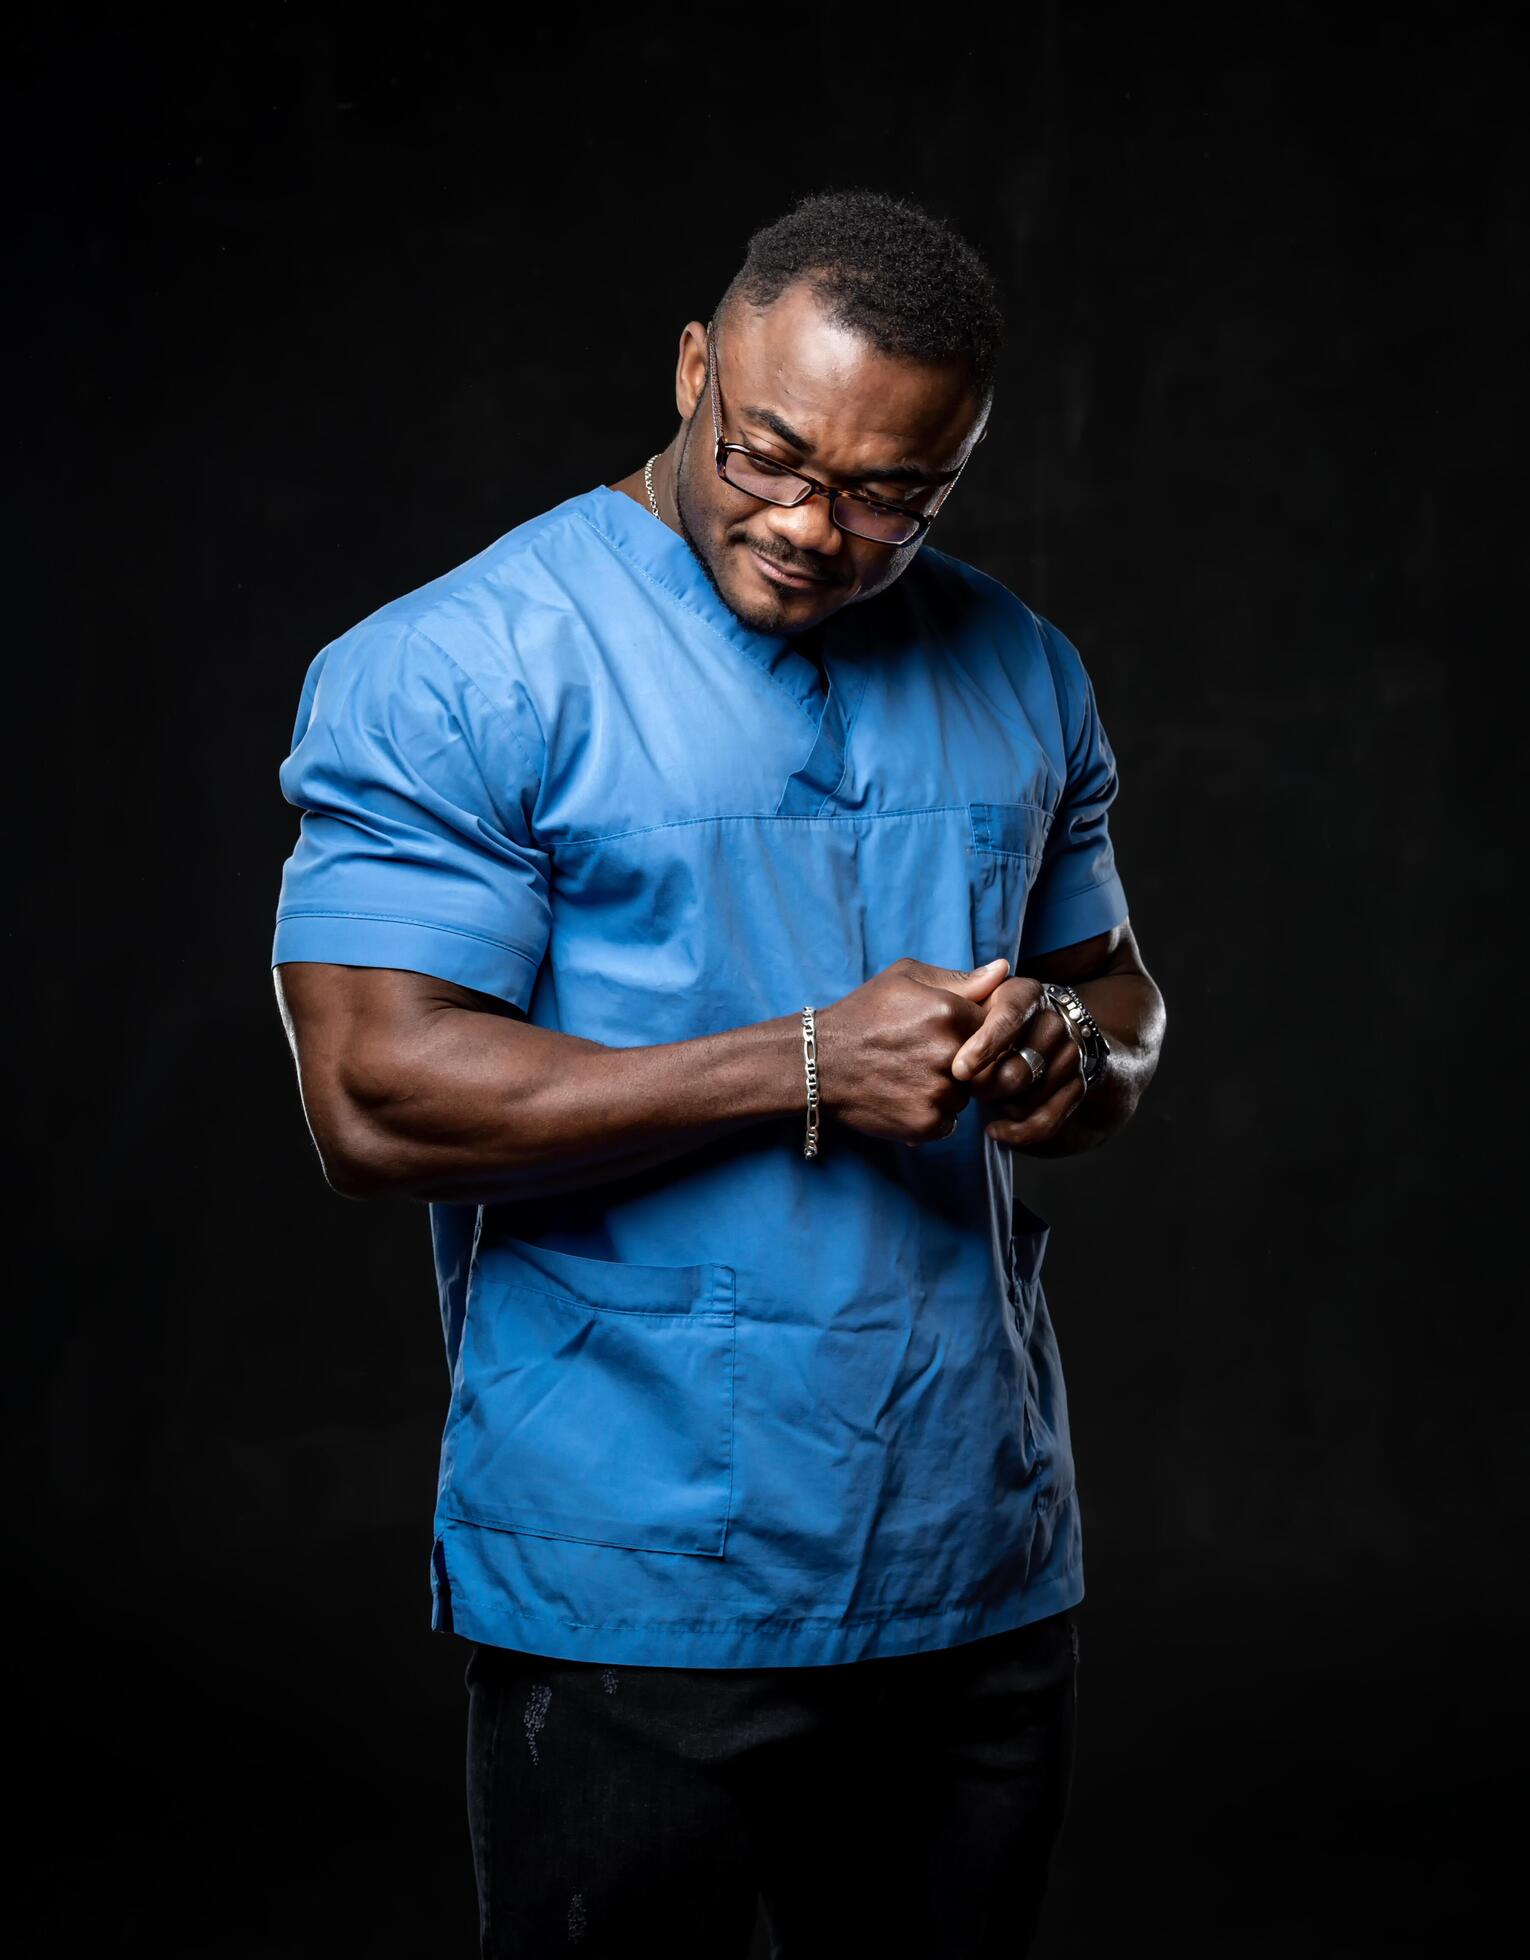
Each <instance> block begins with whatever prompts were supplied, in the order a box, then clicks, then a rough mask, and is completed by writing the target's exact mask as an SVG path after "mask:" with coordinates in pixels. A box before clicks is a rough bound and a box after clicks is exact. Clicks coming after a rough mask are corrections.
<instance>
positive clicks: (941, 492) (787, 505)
mask: <svg viewBox="0 0 1530 1960" xmlns="http://www.w3.org/2000/svg"><path fill="white" fill-rule="evenodd" d="M712 326H713V322H712V321H711V320H708V322H707V381H708V384H709V388H710V392H711V396H712V433H713V434H714V436H715V437H716V438H717V474H718V475H719V476H720V477H721V478H722V480H723V482H724V483H726V484H727V486H728V488H729V489H730V490H737V491H738V492H739V494H740V495H741V496H745V497H753V498H754V499H755V501H756V502H757V503H762V504H774V505H775V507H776V508H777V509H778V510H798V509H800V508H801V506H802V505H803V504H805V503H806V502H807V501H808V500H809V498H811V497H827V498H828V500H829V515H830V517H832V518H833V520H834V522H835V524H836V525H838V526H839V529H840V530H841V531H843V532H844V533H845V535H846V537H849V538H859V539H860V540H861V541H862V542H863V543H864V544H880V545H884V546H885V547H886V548H887V549H888V550H889V551H906V550H907V549H908V547H909V546H910V545H911V544H917V543H918V542H919V541H920V539H921V538H922V537H923V536H924V535H925V533H926V532H927V531H928V530H929V528H930V526H931V525H932V524H933V523H934V522H935V520H936V518H937V517H939V515H940V512H941V507H942V505H944V503H945V501H946V498H947V497H948V496H949V495H950V493H951V492H952V491H953V490H954V489H955V488H956V486H957V484H958V483H959V482H960V481H961V474H962V470H964V469H966V467H967V465H968V463H970V462H971V460H972V450H971V449H969V450H968V452H967V454H966V455H965V456H964V457H963V458H962V461H961V466H960V468H958V470H957V472H956V475H955V476H953V477H952V479H951V481H950V482H949V483H943V484H941V485H940V486H939V489H938V492H937V494H938V496H939V499H940V501H939V503H937V504H936V506H935V508H934V510H932V511H917V510H909V509H908V508H907V507H906V506H904V505H902V504H888V503H884V502H882V500H881V499H880V498H878V497H867V496H864V495H862V493H861V492H860V491H858V490H836V489H835V488H834V487H833V486H832V485H831V484H828V483H820V482H819V481H818V479H817V477H816V476H809V475H808V473H807V471H806V470H798V469H793V468H792V467H791V466H790V464H787V463H782V462H778V461H777V459H776V458H775V457H774V456H762V455H761V454H760V452H759V451H758V450H757V449H751V448H750V447H749V445H748V443H747V442H725V441H724V440H723V427H722V412H721V408H720V405H719V402H718V393H717V341H716V337H715V335H714V334H713V332H712ZM976 447H977V444H976V443H974V444H973V445H972V448H973V449H976ZM732 450H737V451H738V453H739V454H740V455H742V456H749V457H752V458H753V460H754V461H755V462H757V463H764V464H765V465H766V466H767V468H769V469H772V470H781V471H783V472H784V473H785V474H786V475H787V476H792V477H796V479H797V480H798V482H799V483H800V484H801V485H802V493H801V495H800V496H796V497H793V498H791V499H790V500H786V499H783V498H778V497H762V496H760V494H759V492H758V491H756V490H745V489H744V488H743V486H742V484H738V483H735V482H734V481H733V479H732V478H731V477H730V476H729V475H728V471H727V458H728V454H729V452H730V451H732ZM841 499H844V500H845V501H846V502H849V503H852V504H865V505H867V506H868V507H869V508H870V509H872V510H885V511H891V512H893V513H894V514H895V515H896V516H899V517H905V518H912V519H913V521H914V523H915V524H916V525H917V527H918V528H917V529H916V530H915V531H914V533H913V535H912V536H911V537H907V538H900V539H899V540H898V541H897V542H896V543H895V542H894V541H893V540H892V539H890V538H870V537H867V535H866V533H865V532H864V531H852V530H851V528H850V526H849V525H848V524H840V521H839V505H840V501H841Z"/></svg>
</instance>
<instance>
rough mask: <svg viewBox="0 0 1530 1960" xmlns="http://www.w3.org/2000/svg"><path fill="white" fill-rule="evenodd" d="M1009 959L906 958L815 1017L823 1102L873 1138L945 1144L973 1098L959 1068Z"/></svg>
mask: <svg viewBox="0 0 1530 1960" xmlns="http://www.w3.org/2000/svg"><path fill="white" fill-rule="evenodd" d="M1008 972H1009V962H1008V960H994V961H992V962H991V963H990V964H989V965H988V966H979V967H972V968H965V967H951V966H930V965H928V964H927V963H926V962H925V961H924V960H915V959H908V958H904V959H901V960H894V961H893V963H892V965H891V966H888V967H884V968H883V969H882V971H881V972H880V973H875V974H873V975H872V977H871V978H870V979H869V980H867V981H866V982H865V983H864V984H863V985H861V986H859V987H857V988H856V989H855V991H854V992H853V993H849V994H846V995H845V996H844V998H843V999H842V1000H837V1001H835V1002H834V1004H833V1006H832V1007H824V1008H820V1009H819V1010H818V1012H817V1013H816V1014H815V1015H814V1017H813V1019H814V1028H815V1031H816V1035H817V1049H818V1094H819V1101H820V1103H821V1105H822V1107H823V1109H824V1110H825V1112H827V1113H828V1114H830V1115H832V1116H833V1117H835V1118H836V1119H837V1120H838V1121H839V1122H841V1123H847V1124H849V1126H850V1127H851V1128H852V1129H855V1130H860V1131H863V1132H864V1133H865V1135H867V1136H873V1137H893V1138H896V1139H897V1140H898V1141H899V1142H901V1143H938V1142H939V1141H940V1140H941V1138H943V1137H948V1136H950V1134H951V1132H952V1131H953V1130H954V1129H955V1128H956V1120H957V1118H958V1117H959V1116H960V1115H961V1113H962V1111H963V1110H964V1109H965V1108H966V1106H967V1104H968V1103H969V1102H970V1101H971V1099H972V1087H971V1084H970V1083H962V1082H958V1081H957V1080H956V1079H955V1078H954V1077H953V1075H952V1074H951V1063H952V1061H953V1059H954V1058H955V1055H956V1052H957V1050H958V1049H959V1048H960V1047H961V1046H962V1045H963V1043H964V1042H965V1041H966V1040H967V1038H968V1036H969V1035H970V1034H972V1032H973V1031H974V1029H976V1028H979V1027H981V1026H982V1024H983V1012H982V1009H981V1007H980V1006H979V1005H978V1003H979V1002H981V1001H983V1000H986V999H987V997H988V995H989V994H990V993H991V992H992V991H993V989H994V988H995V987H996V986H998V984H999V983H1000V981H1001V980H1003V979H1005V978H1006V976H1007V975H1008Z"/></svg>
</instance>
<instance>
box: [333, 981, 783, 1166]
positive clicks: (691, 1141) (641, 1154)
mask: <svg viewBox="0 0 1530 1960" xmlns="http://www.w3.org/2000/svg"><path fill="white" fill-rule="evenodd" d="M336 1075H337V1081H336V1092H335V1096H334V1097H332V1098H331V1102H333V1101H335V1100H336V1099H337V1098H338V1099H339V1100H341V1101H343V1115H342V1116H341V1117H338V1118H337V1119H336V1120H335V1122H334V1123H333V1125H332V1130H333V1134H334V1136H335V1137H336V1138H337V1139H338V1138H340V1137H342V1136H343V1138H344V1144H343V1147H341V1146H340V1145H339V1143H338V1142H337V1144H336V1146H335V1147H334V1148H333V1149H332V1150H330V1151H328V1152H325V1153H324V1154H325V1157H326V1172H327V1175H328V1176H329V1179H330V1182H331V1183H332V1184H333V1185H335V1187H336V1188H337V1189H338V1190H341V1191H343V1192H345V1193H346V1195H348V1196H351V1197H373V1196H389V1197H405V1198H415V1199H420V1200H425V1201H429V1200H438V1201H441V1202H443V1203H458V1204H492V1203H497V1202H500V1201H502V1200H507V1199H520V1198H531V1197H540V1196H548V1195H551V1194H553V1193H556V1192H561V1191H573V1190H578V1189H582V1188H584V1187H586V1186H588V1185H592V1184H601V1183H607V1182H609V1181H611V1180H612V1179H615V1178H619V1177H624V1176H628V1175H631V1174H632V1173H634V1172H637V1171H641V1170H645V1169H647V1168H649V1167H650V1166H653V1165H657V1164H661V1163H664V1162H667V1161H668V1160H669V1159H671V1158H673V1157H676V1156H679V1155H680V1154H682V1153H683V1152H685V1151H688V1150H693V1149H695V1148H697V1147H698V1146H699V1145H702V1144H705V1143H708V1142H710V1141H712V1140H713V1139H715V1138H717V1137H721V1136H725V1135H727V1134H729V1133H730V1132H732V1131H735V1130H738V1129H741V1128H743V1127H744V1126H745V1125H747V1124H750V1123H755V1122H758V1121H760V1120H762V1119H764V1118H767V1117H772V1116H778V1115H784V1114H787V1113H789V1112H791V1111H795V1110H800V1109H802V1108H803V1107H804V1105H805V1096H804V1087H803V1067H802V1024H801V1019H800V1016H798V1015H795V1014H787V1015H782V1016H780V1017H779V1018H778V1019H775V1020H770V1021H758V1022H754V1023H751V1024H750V1025H748V1026H745V1027H739V1028H730V1029H727V1030H725V1031H723V1032H720V1033H717V1034H711V1035H703V1036H700V1037H698V1038H697V1039H695V1040H692V1041H678V1042H669V1043H664V1044H661V1045H658V1046H654V1047H639V1048H608V1047H605V1046H604V1045H602V1044H601V1043H599V1042H595V1041H586V1040H584V1039H582V1038H580V1037H578V1036H574V1035H565V1034H559V1033H557V1032H555V1031H554V1030H552V1029H549V1028H542V1027H538V1026H536V1025H534V1024H532V1023H529V1022H511V1021H508V1020H504V1019H500V1018H498V1017H496V1016H495V1015H492V1014H483V1013H476V1012H473V1011H472V1010H470V1009H462V1008H449V1007H443V1008H442V1009H441V1011H440V1012H439V1013H437V1014H434V1015H432V1016H431V1017H430V1020H429V1023H428V1025H427V1027H426V1028H425V1029H424V1030H423V1031H422V1032H421V1033H420V1034H419V1036H418V1038H417V1039H415V1040H412V1041H411V1042H410V1043H409V1045H408V1053H407V1060H405V1059H403V1057H402V1056H401V1054H400V1050H399V1047H398V1045H397V1044H390V1045H389V1046H388V1048H387V1050H386V1051H383V1050H381V1049H379V1050H376V1051H374V1052H373V1053H372V1054H371V1055H370V1056H369V1054H368V1051H367V1049H366V1048H365V1047H361V1048H360V1049H359V1050H358V1051H357V1052H355V1053H353V1054H351V1055H349V1056H348V1057H347V1059H346V1061H345V1062H344V1063H343V1064H342V1065H341V1066H340V1068H339V1069H338V1070H337V1071H336ZM316 1129H317V1126H316ZM321 1149H322V1145H321Z"/></svg>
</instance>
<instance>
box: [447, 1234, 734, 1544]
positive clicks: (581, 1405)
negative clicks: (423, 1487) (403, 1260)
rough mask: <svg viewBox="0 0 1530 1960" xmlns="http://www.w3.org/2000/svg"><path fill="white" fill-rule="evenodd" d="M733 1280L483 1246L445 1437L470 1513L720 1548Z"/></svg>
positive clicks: (727, 1471)
mask: <svg viewBox="0 0 1530 1960" xmlns="http://www.w3.org/2000/svg"><path fill="white" fill-rule="evenodd" d="M735 1300H736V1275H735V1272H734V1269H733V1268H732V1267H731V1266H722V1265H717V1264H713V1263H707V1264H702V1265H694V1266H639V1265H628V1264H625V1263H622V1262H620V1261H616V1260H607V1259H590V1258H587V1257H585V1256H584V1255H583V1254H582V1253H572V1252H562V1251H556V1250H554V1249H552V1248H551V1247H548V1246H541V1245H532V1244H530V1243H528V1242H527V1241H525V1240H522V1239H513V1238H507V1237H499V1238H495V1239H492V1240H488V1239H483V1240H480V1241H479V1245H478V1248H477V1251H476V1253H475V1255H474V1260H473V1268H472V1272H471V1275H470V1277H469V1280H468V1294H467V1311H466V1318H465V1320H464V1323H463V1332H462V1357H461V1373H460V1378H459V1381H458V1382H457V1384H456V1393H455V1395H454V1397H453V1409H452V1413H451V1417H450V1420H449V1425H448V1433H447V1437H446V1439H445V1455H446V1457H447V1461H448V1465H449V1469H448V1473H447V1476H446V1479H445V1484H444V1491H443V1509H444V1510H445V1512H446V1514H447V1515H448V1516H450V1517H455V1518H460V1519H462V1520H463V1521H465V1522H466V1523H469V1524H478V1525H488V1526H490V1527H492V1528H494V1529H496V1530H499V1531H518V1532H528V1533H531V1534H533V1535H534V1536H538V1537H545V1538H574V1539H581V1540H584V1541H586V1542H588V1543H590V1544H597V1545H618V1546H623V1547H626V1548H627V1549H629V1550H632V1551H649V1552H685V1553H696V1554H700V1555H702V1556H705V1557H711V1558H720V1557H721V1556H722V1551H723V1544H724V1540H725V1538H726V1535H727V1528H728V1519H729V1512H730V1507H731V1502H732V1492H733V1446H734V1415H733V1376H734V1343H735V1332H736V1326H735Z"/></svg>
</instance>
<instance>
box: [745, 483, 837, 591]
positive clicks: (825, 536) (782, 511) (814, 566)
mask: <svg viewBox="0 0 1530 1960" xmlns="http://www.w3.org/2000/svg"><path fill="white" fill-rule="evenodd" d="M765 524H766V527H767V528H768V529H769V530H770V532H771V533H772V545H773V547H774V548H773V549H772V550H771V554H770V555H771V556H772V557H774V558H775V559H776V561H777V563H779V564H784V565H785V566H786V568H787V569H788V571H790V570H791V569H792V568H793V567H794V566H795V567H796V568H797V569H798V570H800V571H804V572H817V573H820V574H821V575H822V576H823V577H825V578H835V579H837V578H842V577H843V576H844V571H845V567H844V565H843V563H842V562H841V561H842V559H843V557H844V550H845V544H844V539H845V534H844V532H843V531H842V530H841V529H840V528H839V526H838V525H837V524H836V523H835V522H834V519H833V518H832V517H831V516H830V515H829V500H828V498H827V497H809V498H808V499H807V500H806V501H805V502H804V503H800V504H797V505H795V506H794V507H793V508H791V509H788V508H787V507H786V506H784V505H781V504H777V505H776V506H774V507H773V508H772V509H771V510H770V511H769V512H768V513H767V514H766V517H765Z"/></svg>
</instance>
